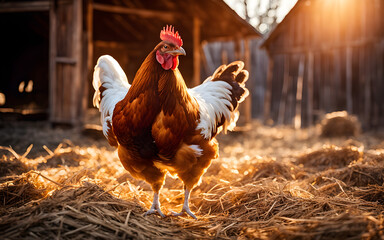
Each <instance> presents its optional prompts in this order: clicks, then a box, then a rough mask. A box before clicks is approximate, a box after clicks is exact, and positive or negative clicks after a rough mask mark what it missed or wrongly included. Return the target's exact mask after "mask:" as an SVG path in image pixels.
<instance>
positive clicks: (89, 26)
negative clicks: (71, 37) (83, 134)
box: [82, 0, 94, 118]
mask: <svg viewBox="0 0 384 240" xmlns="http://www.w3.org/2000/svg"><path fill="white" fill-rule="evenodd" d="M86 7H87V9H86V10H87V11H86V16H85V17H86V23H85V24H86V40H85V41H84V43H85V45H86V46H85V47H86V48H87V52H86V55H85V56H83V61H84V62H83V64H84V66H87V71H85V72H84V74H83V76H84V77H83V78H84V79H87V82H90V81H92V77H93V68H94V66H93V64H94V63H93V50H94V45H93V0H88V1H87V6H86ZM88 95H89V85H88V83H85V84H84V89H83V99H82V109H87V108H88ZM83 117H84V118H85V114H84V116H83Z"/></svg>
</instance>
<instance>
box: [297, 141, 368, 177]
mask: <svg viewBox="0 0 384 240" xmlns="http://www.w3.org/2000/svg"><path fill="white" fill-rule="evenodd" d="M362 156H363V153H362V152H360V151H359V149H358V148H356V147H353V146H348V147H342V148H340V147H337V146H333V145H332V146H325V147H323V149H320V150H317V151H314V152H311V153H308V154H304V155H301V156H300V157H298V159H297V163H299V164H303V165H304V167H306V168H310V169H308V170H309V171H311V170H312V169H315V170H317V171H318V170H321V171H322V170H326V169H335V168H342V167H345V166H348V165H349V164H350V163H351V162H355V161H358V160H360V159H361V158H362Z"/></svg>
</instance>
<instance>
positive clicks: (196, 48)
mask: <svg viewBox="0 0 384 240" xmlns="http://www.w3.org/2000/svg"><path fill="white" fill-rule="evenodd" d="M200 25H201V22H200V19H199V18H198V17H196V16H194V17H193V33H192V34H193V35H192V36H193V82H192V84H193V86H197V85H199V84H200V70H201V69H200V68H201V66H200V64H201V63H200V48H201V40H200Z"/></svg>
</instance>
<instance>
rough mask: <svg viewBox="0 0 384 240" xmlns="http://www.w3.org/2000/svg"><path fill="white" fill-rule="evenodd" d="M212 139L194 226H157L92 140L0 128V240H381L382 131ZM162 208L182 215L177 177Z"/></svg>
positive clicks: (133, 185)
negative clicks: (215, 152)
mask: <svg viewBox="0 0 384 240" xmlns="http://www.w3.org/2000/svg"><path fill="white" fill-rule="evenodd" d="M219 142H220V158H219V159H218V160H216V161H214V162H213V163H212V165H211V167H210V168H209V170H208V171H207V173H206V174H205V175H204V176H203V181H202V183H201V185H200V186H198V187H197V188H195V190H194V191H193V192H192V196H191V204H190V205H191V210H192V211H194V212H195V213H196V215H197V217H198V220H194V219H192V218H190V217H187V216H185V217H166V218H164V219H162V218H160V216H158V215H151V216H146V217H144V216H143V213H144V212H145V211H146V210H147V209H148V208H149V207H150V205H151V201H152V192H151V190H150V187H149V186H148V185H147V184H146V183H144V182H142V181H138V180H135V179H133V178H132V177H131V176H130V175H129V174H128V173H127V172H126V171H125V170H124V169H123V167H122V166H121V164H120V162H119V160H118V158H117V155H116V153H115V152H114V151H113V149H112V148H110V147H109V146H107V142H106V140H104V139H101V138H100V139H99V138H98V136H97V133H94V134H90V133H89V132H87V133H86V135H84V132H83V133H82V132H81V131H78V130H76V129H51V128H50V127H49V126H48V125H47V124H45V123H28V124H25V123H22V122H21V123H12V124H10V123H3V124H2V125H1V129H0V145H1V146H2V147H1V148H0V156H1V158H0V238H1V239H26V238H27V239H212V238H215V239H384V237H383V236H384V229H383V227H384V217H383V212H384V206H383V204H384V185H383V182H384V132H380V131H376V132H371V133H364V134H360V135H358V136H355V137H336V138H325V137H322V136H321V134H320V133H319V131H318V129H317V128H311V129H302V130H298V131H295V130H293V129H292V128H289V127H279V128H272V127H266V126H262V125H260V124H258V123H253V124H252V128H251V130H249V131H244V132H241V133H238V132H236V133H231V134H229V135H226V136H220V138H219ZM31 144H33V145H31ZM10 146H11V147H10ZM160 201H161V204H162V210H163V213H165V214H170V212H171V211H178V210H180V209H181V206H182V202H183V190H182V184H181V182H180V181H179V180H178V179H173V178H171V177H167V180H166V184H165V186H164V188H163V189H162V192H161V199H160Z"/></svg>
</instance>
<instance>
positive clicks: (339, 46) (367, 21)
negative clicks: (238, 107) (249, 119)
mask: <svg viewBox="0 0 384 240" xmlns="http://www.w3.org/2000/svg"><path fill="white" fill-rule="evenodd" d="M383 12H384V1H382V0H364V1H362V0H299V1H298V2H297V4H296V5H295V6H294V8H293V9H292V10H291V11H290V13H289V14H288V15H287V16H286V17H285V19H284V20H283V21H282V22H281V23H280V24H279V25H278V26H277V27H276V28H275V29H274V30H273V31H272V32H271V34H270V35H269V36H268V38H267V39H266V40H265V41H264V43H263V45H262V46H263V47H265V48H266V49H267V52H268V56H269V67H268V77H267V92H266V97H265V109H264V110H265V111H264V117H265V119H267V120H273V122H274V123H278V124H292V123H293V124H294V125H295V127H300V126H308V125H311V124H313V123H314V122H315V121H316V119H317V118H318V117H321V116H322V115H323V114H324V113H328V112H332V111H338V110H347V111H348V112H349V113H352V114H355V115H357V116H358V118H359V119H360V121H361V122H362V125H363V127H364V128H365V129H370V128H376V127H383V126H384V94H383V93H384V28H383V26H384V18H383V15H382V14H383Z"/></svg>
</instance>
